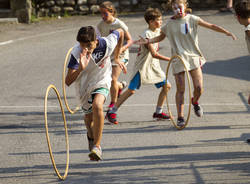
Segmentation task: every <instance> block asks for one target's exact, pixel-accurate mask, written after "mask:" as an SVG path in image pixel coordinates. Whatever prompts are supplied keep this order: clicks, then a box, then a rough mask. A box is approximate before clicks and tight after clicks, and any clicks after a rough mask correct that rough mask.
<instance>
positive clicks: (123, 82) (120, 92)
mask: <svg viewBox="0 0 250 184" xmlns="http://www.w3.org/2000/svg"><path fill="white" fill-rule="evenodd" d="M121 84H122V89H119V91H118V98H119V97H120V96H121V94H122V91H123V90H124V89H125V88H126V87H127V82H126V81H121Z"/></svg>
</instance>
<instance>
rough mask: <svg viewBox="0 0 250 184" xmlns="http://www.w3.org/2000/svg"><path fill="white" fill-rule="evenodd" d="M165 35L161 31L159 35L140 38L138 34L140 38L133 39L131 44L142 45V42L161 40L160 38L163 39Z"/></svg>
mask: <svg viewBox="0 0 250 184" xmlns="http://www.w3.org/2000/svg"><path fill="white" fill-rule="evenodd" d="M165 37H166V35H165V34H164V33H163V32H161V34H160V35H159V36H157V37H154V38H151V39H146V38H142V37H141V36H140V39H139V40H136V41H134V43H133V44H137V45H144V44H149V43H156V42H161V41H162V40H164V38H165Z"/></svg>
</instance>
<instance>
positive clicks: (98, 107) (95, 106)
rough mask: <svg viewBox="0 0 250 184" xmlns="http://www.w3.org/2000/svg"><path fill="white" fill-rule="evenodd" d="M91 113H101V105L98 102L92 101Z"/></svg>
mask: <svg viewBox="0 0 250 184" xmlns="http://www.w3.org/2000/svg"><path fill="white" fill-rule="evenodd" d="M92 110H93V112H102V111H103V104H102V103H100V102H99V101H94V102H93V104H92Z"/></svg>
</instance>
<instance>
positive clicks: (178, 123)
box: [177, 117, 185, 127]
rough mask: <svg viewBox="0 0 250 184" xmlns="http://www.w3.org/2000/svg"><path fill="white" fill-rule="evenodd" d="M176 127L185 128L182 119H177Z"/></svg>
mask: <svg viewBox="0 0 250 184" xmlns="http://www.w3.org/2000/svg"><path fill="white" fill-rule="evenodd" d="M177 126H178V127H184V126H185V120H184V118H183V117H180V118H178V119H177Z"/></svg>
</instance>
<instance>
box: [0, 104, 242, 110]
mask: <svg viewBox="0 0 250 184" xmlns="http://www.w3.org/2000/svg"><path fill="white" fill-rule="evenodd" d="M169 105H173V106H175V104H169ZM184 105H189V104H184ZM201 105H202V106H245V104H232V103H216V104H201ZM104 106H105V105H104ZM122 106H123V107H143V106H156V104H125V105H122ZM48 107H50V108H56V107H58V108H59V107H60V106H59V105H58V106H48ZM0 108H1V109H4V108H6V109H11V108H15V109H21V108H44V106H32V105H31V106H29V105H26V106H25V105H23V106H22V105H20V106H0Z"/></svg>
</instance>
